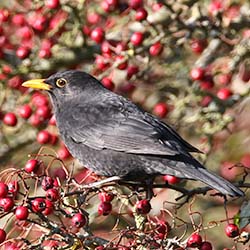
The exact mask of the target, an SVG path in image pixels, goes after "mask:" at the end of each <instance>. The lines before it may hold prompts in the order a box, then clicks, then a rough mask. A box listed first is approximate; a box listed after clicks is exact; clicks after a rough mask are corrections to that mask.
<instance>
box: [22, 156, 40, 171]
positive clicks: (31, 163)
mask: <svg viewBox="0 0 250 250" xmlns="http://www.w3.org/2000/svg"><path fill="white" fill-rule="evenodd" d="M39 165H40V162H39V161H38V160H36V159H30V160H28V161H27V162H26V164H25V166H24V170H25V172H27V173H32V172H34V173H35V172H36V171H37V170H38V168H39Z"/></svg>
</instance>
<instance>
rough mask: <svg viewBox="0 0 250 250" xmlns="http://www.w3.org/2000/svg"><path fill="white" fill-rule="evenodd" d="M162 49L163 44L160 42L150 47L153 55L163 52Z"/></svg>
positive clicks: (150, 52)
mask: <svg viewBox="0 0 250 250" xmlns="http://www.w3.org/2000/svg"><path fill="white" fill-rule="evenodd" d="M162 51H163V45H162V44H161V43H160V42H156V43H154V44H153V45H151V46H150V48H149V54H150V55H151V56H158V55H160V54H161V53H162Z"/></svg>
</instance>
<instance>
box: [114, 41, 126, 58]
mask: <svg viewBox="0 0 250 250" xmlns="http://www.w3.org/2000/svg"><path fill="white" fill-rule="evenodd" d="M127 49H128V44H127V43H124V42H119V43H117V44H116V47H115V53H116V54H117V55H119V54H120V53H121V52H122V51H125V50H127Z"/></svg>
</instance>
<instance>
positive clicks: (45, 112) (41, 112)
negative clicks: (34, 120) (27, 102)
mask: <svg viewBox="0 0 250 250" xmlns="http://www.w3.org/2000/svg"><path fill="white" fill-rule="evenodd" d="M35 114H36V115H38V116H39V117H41V118H42V119H43V120H46V119H49V118H50V117H51V109H50V107H49V106H47V105H43V106H39V107H37V110H36V113H35Z"/></svg>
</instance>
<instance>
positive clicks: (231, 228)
mask: <svg viewBox="0 0 250 250" xmlns="http://www.w3.org/2000/svg"><path fill="white" fill-rule="evenodd" d="M225 232H226V235H227V236H228V237H230V238H234V237H236V236H238V235H239V233H240V232H239V228H238V226H237V225H235V224H233V223H231V224H228V225H227V226H226V227H225Z"/></svg>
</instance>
